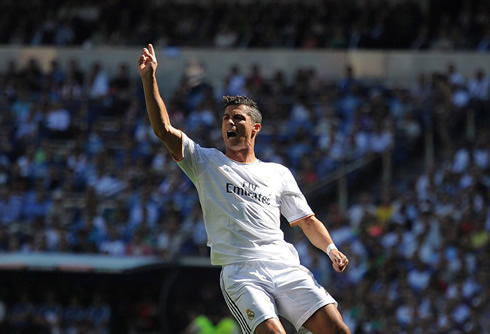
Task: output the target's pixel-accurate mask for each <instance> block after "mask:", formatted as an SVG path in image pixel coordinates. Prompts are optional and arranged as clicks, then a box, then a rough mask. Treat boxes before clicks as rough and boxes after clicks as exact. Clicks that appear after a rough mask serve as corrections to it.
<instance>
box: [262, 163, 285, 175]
mask: <svg viewBox="0 0 490 334" xmlns="http://www.w3.org/2000/svg"><path fill="white" fill-rule="evenodd" d="M258 166H259V167H260V168H264V169H270V170H273V171H275V172H276V173H277V174H279V175H284V174H291V171H290V170H289V168H287V167H286V166H284V165H281V164H279V163H277V162H266V161H262V160H259V164H258Z"/></svg>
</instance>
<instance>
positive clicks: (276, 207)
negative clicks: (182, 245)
mask: <svg viewBox="0 0 490 334" xmlns="http://www.w3.org/2000/svg"><path fill="white" fill-rule="evenodd" d="M182 146H183V148H182V153H183V158H182V159H181V160H180V161H178V162H177V163H178V165H179V167H180V168H181V169H182V170H183V171H184V172H185V173H186V174H187V176H188V177H189V178H190V179H191V180H192V182H193V183H194V185H195V186H196V188H197V191H198V194H199V200H200V202H201V206H202V211H203V216H204V224H205V227H206V232H207V235H208V246H209V247H210V248H211V263H212V264H214V265H227V264H231V263H238V262H243V261H251V260H261V261H278V262H283V263H287V264H290V265H297V264H299V257H298V253H297V252H296V250H295V249H294V247H293V246H292V245H291V244H289V243H287V242H286V241H284V233H283V232H282V230H281V229H280V216H281V214H283V215H284V217H286V219H287V220H288V221H289V223H290V224H293V223H294V222H296V221H298V220H301V219H303V218H306V217H308V216H312V215H313V212H312V210H311V208H310V207H309V205H308V203H307V202H306V199H305V197H304V195H303V194H302V193H301V191H300V189H299V187H298V184H297V183H296V180H295V179H294V177H293V175H292V174H291V172H290V171H289V169H287V168H286V167H284V166H282V165H280V164H277V163H266V162H262V161H260V160H256V161H255V162H253V163H240V162H237V161H234V160H232V159H230V158H228V157H227V156H225V155H224V154H223V153H222V152H220V151H218V150H216V149H214V148H202V147H200V146H199V145H198V144H196V143H194V142H193V141H192V140H191V139H190V138H189V137H187V136H186V135H185V134H184V133H182Z"/></svg>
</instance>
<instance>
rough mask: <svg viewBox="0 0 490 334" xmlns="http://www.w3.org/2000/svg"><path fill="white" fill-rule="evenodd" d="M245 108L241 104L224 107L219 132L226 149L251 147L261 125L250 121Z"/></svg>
mask: <svg viewBox="0 0 490 334" xmlns="http://www.w3.org/2000/svg"><path fill="white" fill-rule="evenodd" d="M246 108H247V107H246V106H243V105H239V106H236V105H230V106H228V107H226V109H225V112H224V114H223V119H222V123H221V132H222V135H223V140H224V141H225V146H226V149H234V150H238V149H244V148H247V147H253V143H254V142H255V137H256V136H257V134H258V133H259V131H260V129H261V125H260V124H259V123H254V122H253V121H252V118H251V117H250V115H249V114H248V111H247V109H246Z"/></svg>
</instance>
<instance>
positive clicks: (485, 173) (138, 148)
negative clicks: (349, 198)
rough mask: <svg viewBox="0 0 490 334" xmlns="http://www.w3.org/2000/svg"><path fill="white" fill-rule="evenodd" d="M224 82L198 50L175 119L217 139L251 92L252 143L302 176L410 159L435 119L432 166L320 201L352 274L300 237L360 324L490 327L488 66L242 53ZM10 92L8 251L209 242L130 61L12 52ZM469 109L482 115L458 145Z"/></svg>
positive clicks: (308, 257)
mask: <svg viewBox="0 0 490 334" xmlns="http://www.w3.org/2000/svg"><path fill="white" fill-rule="evenodd" d="M223 82H224V84H223V87H213V86H212V85H211V84H210V83H209V82H207V81H206V73H205V70H204V67H203V66H202V65H201V64H199V63H190V64H189V65H188V67H187V68H186V69H185V71H184V73H183V75H182V80H181V82H180V84H179V86H178V87H177V88H176V89H175V91H174V92H173V94H172V95H171V96H169V97H167V98H166V101H167V105H168V109H169V111H170V113H171V118H172V121H173V124H174V125H175V126H176V127H179V128H181V129H183V130H184V131H186V133H188V134H189V136H190V137H191V138H193V139H194V140H196V141H197V142H199V143H200V144H201V145H203V146H214V147H217V148H222V139H221V131H220V129H219V119H220V117H221V116H220V115H221V112H222V108H221V105H220V99H219V98H220V96H222V95H225V94H232V95H236V94H245V95H248V96H250V97H252V98H253V99H255V100H256V101H258V103H259V106H261V109H262V110H263V113H264V129H263V133H261V135H260V136H259V137H258V145H257V149H258V151H257V155H258V157H259V158H260V159H262V160H264V161H277V162H281V163H283V164H285V165H287V166H288V167H290V168H291V169H292V171H293V173H294V174H295V176H296V177H297V179H298V182H299V183H300V185H301V186H307V185H309V184H313V183H315V182H316V181H317V180H319V179H320V178H321V177H323V176H325V175H327V174H328V173H329V172H331V171H333V170H335V168H337V167H338V166H339V165H340V164H343V163H346V162H349V161H353V160H355V159H359V158H361V157H364V156H366V155H367V154H375V155H376V154H381V153H383V152H385V151H387V150H388V151H390V152H392V155H393V159H394V161H395V162H396V161H406V159H407V158H409V157H410V156H411V153H412V151H414V150H417V149H419V148H420V145H419V144H420V141H421V140H422V137H423V133H424V131H426V130H431V131H434V133H435V135H436V145H437V147H439V148H440V152H441V154H440V156H439V155H438V158H439V159H438V161H440V163H437V164H436V165H434V167H433V169H432V170H431V171H429V172H427V173H422V174H420V175H418V176H417V177H416V180H413V181H414V182H411V183H410V182H407V183H406V184H405V183H402V184H398V183H394V184H393V185H392V186H391V187H387V188H385V189H383V190H382V191H380V192H378V191H371V192H370V193H371V196H369V195H363V196H362V197H361V198H362V202H361V203H359V204H355V205H352V206H351V207H350V208H349V211H348V214H347V215H343V214H342V213H341V212H340V211H339V210H338V209H337V208H335V207H334V206H332V207H331V209H330V210H329V211H328V212H321V211H319V210H316V211H319V212H318V214H319V215H326V218H325V219H322V220H323V221H325V222H327V224H328V226H329V229H330V230H331V232H332V234H333V237H334V240H336V242H337V244H338V246H339V247H341V249H342V250H343V251H344V252H345V253H346V254H347V255H348V256H349V257H350V268H349V270H348V271H347V272H346V273H345V275H344V276H341V275H335V274H334V273H332V272H330V271H329V270H328V268H329V266H328V263H326V259H327V258H326V257H325V256H323V257H322V256H319V254H318V253H317V252H315V251H314V250H313V249H311V247H309V246H307V244H306V243H305V241H304V239H303V238H302V237H301V233H294V240H293V242H294V243H295V244H296V246H297V247H298V249H299V250H300V254H301V257H302V260H303V262H304V263H305V265H307V266H308V267H309V268H310V269H311V270H312V271H313V272H314V273H315V275H317V277H318V279H319V280H320V281H321V282H322V283H324V284H326V286H328V288H329V289H330V290H332V294H333V295H334V296H336V297H337V298H338V299H339V302H340V305H341V307H342V308H343V314H345V315H346V321H347V322H348V323H349V325H350V327H351V328H352V330H353V332H356V331H358V332H368V333H377V332H383V331H384V330H385V329H386V328H390V330H391V329H393V328H397V330H395V331H397V332H400V333H402V332H407V333H409V332H414V333H416V332H427V331H430V332H437V331H439V332H441V333H442V332H444V333H448V332H451V330H454V331H456V332H457V331H465V332H474V333H480V332H482V329H483V330H485V329H486V330H488V329H489V322H488V319H487V318H485V314H487V313H488V305H489V303H488V292H487V291H486V290H487V289H485V286H488V283H489V277H488V273H486V272H485V271H484V270H480V269H481V268H485V267H488V265H489V261H488V254H489V253H488V245H489V242H488V233H489V231H490V210H489V208H490V203H489V201H490V197H489V196H490V174H489V171H490V168H489V161H490V160H489V159H490V147H489V143H490V140H489V133H488V126H487V127H485V126H484V124H485V121H486V122H488V119H489V118H488V115H489V114H488V113H489V106H488V104H489V95H488V94H489V78H488V77H487V75H486V74H485V73H484V72H483V71H482V70H480V69H475V74H474V76H471V77H464V76H462V75H461V74H460V73H459V72H458V69H457V68H455V66H454V65H452V64H448V69H447V72H445V73H437V74H432V73H427V74H426V75H422V76H421V77H420V78H419V80H418V81H417V82H416V83H414V85H413V86H411V87H386V86H385V85H384V84H383V82H377V83H367V82H364V81H363V80H362V79H360V78H357V77H356V75H355V73H353V70H352V68H350V67H348V68H346V72H345V75H344V77H343V78H342V79H340V80H336V81H333V80H328V78H321V77H319V76H318V75H317V73H316V72H315V69H314V68H298V69H297V70H296V73H295V75H294V76H293V77H291V78H287V77H286V76H285V75H284V73H283V72H281V71H278V72H277V73H275V74H274V75H272V76H271V77H264V76H263V75H262V74H261V70H260V66H259V65H254V66H252V67H251V68H250V69H247V70H243V69H241V68H240V67H239V66H238V65H236V66H233V67H232V68H230V70H229V74H228V75H227V77H226V78H223ZM0 91H1V92H2V95H1V97H0V127H1V131H0V252H25V253H32V252H74V253H104V254H109V255H113V256H124V255H127V256H131V255H159V256H162V257H164V258H166V259H173V258H175V257H179V256H184V255H197V256H208V250H207V247H206V239H205V232H204V226H203V223H202V215H201V212H200V207H199V204H198V199H197V195H196V193H195V191H194V190H193V187H192V185H191V183H190V181H188V179H187V178H186V177H185V176H184V175H183V173H181V172H180V170H179V169H178V167H177V166H176V165H175V163H174V162H173V161H171V159H170V158H169V156H168V154H167V153H166V151H165V150H164V149H163V148H162V144H161V143H160V142H159V141H158V140H157V139H156V137H155V136H154V135H153V133H152V130H151V127H150V125H149V122H148V121H147V116H146V112H145V106H144V101H143V98H142V91H141V85H140V84H139V81H138V80H137V79H135V78H132V77H130V75H129V70H128V65H126V64H121V65H120V67H119V71H118V73H117V74H115V75H114V76H109V75H108V74H107V73H106V72H105V71H104V68H103V66H102V65H101V64H100V63H94V64H93V66H92V68H91V69H90V70H89V71H83V70H81V69H80V68H79V66H78V63H77V60H76V59H73V60H70V61H69V63H67V64H60V63H58V62H57V61H53V62H52V66H51V69H50V71H48V72H47V73H44V72H43V71H41V70H40V67H39V65H38V64H37V62H36V60H35V59H32V60H31V61H30V62H29V63H28V64H27V66H25V67H23V68H18V66H17V63H16V62H15V61H13V60H12V61H10V63H9V67H8V69H7V70H6V71H5V72H4V73H1V74H0ZM470 110H471V111H472V112H474V113H475V115H476V118H477V122H476V123H477V124H480V125H483V126H481V127H480V128H479V131H478V134H477V138H476V140H474V141H472V142H470V143H469V144H467V145H462V144H461V140H460V139H461V138H462V137H463V136H462V131H461V124H462V123H464V121H465V120H466V114H467V113H468V112H469V111H470ZM487 124H488V123H487ZM345 291H354V293H352V294H345ZM343 292H344V293H343ZM360 301H362V302H360ZM19 302H20V301H19ZM6 309H7V311H6V312H7V314H12V312H13V311H14V310H15V309H16V308H15V306H14V305H7V306H6ZM393 310H395V312H394V313H393ZM387 314H390V315H391V314H392V315H393V316H387ZM6 319H12V318H9V317H7V318H6ZM415 319H418V320H420V321H413V320H415ZM8 325H9V326H12V325H13V323H12V320H10V322H9V324H8ZM450 329H451V330H450Z"/></svg>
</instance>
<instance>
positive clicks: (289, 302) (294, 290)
mask: <svg viewBox="0 0 490 334" xmlns="http://www.w3.org/2000/svg"><path fill="white" fill-rule="evenodd" d="M220 281H221V282H220V284H221V291H222V292H223V296H224V297H225V300H226V304H227V305H228V308H229V309H230V311H231V313H232V314H233V316H234V317H235V318H236V320H237V322H238V324H239V325H240V327H241V328H242V332H243V333H246V334H253V333H254V332H255V328H256V327H257V326H258V325H259V324H260V323H262V322H263V321H264V320H267V319H270V318H279V316H278V315H281V316H283V317H284V318H286V319H288V320H289V321H290V322H291V323H292V324H293V325H294V327H295V328H296V330H298V331H299V330H300V329H301V327H302V326H303V324H304V323H305V322H306V320H308V318H310V317H311V316H312V315H313V313H315V312H316V311H317V310H318V309H319V308H321V307H322V306H325V305H327V304H335V305H337V302H336V301H335V299H333V297H332V296H331V295H330V294H329V293H328V292H327V291H326V290H325V289H324V288H323V287H322V286H321V285H320V284H318V282H317V281H316V280H315V278H314V277H313V274H312V273H311V272H310V271H309V270H308V269H306V268H305V267H303V266H288V265H285V264H281V263H275V262H267V261H250V262H244V263H237V264H230V265H226V266H224V267H223V269H222V270H221V280H220ZM302 332H303V331H302Z"/></svg>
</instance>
